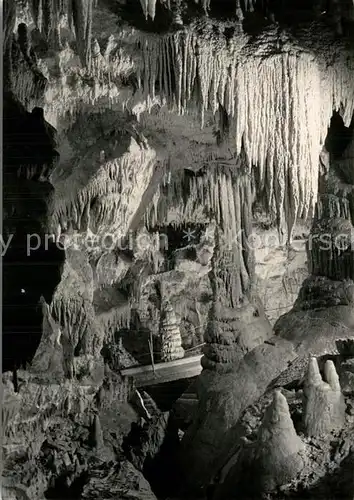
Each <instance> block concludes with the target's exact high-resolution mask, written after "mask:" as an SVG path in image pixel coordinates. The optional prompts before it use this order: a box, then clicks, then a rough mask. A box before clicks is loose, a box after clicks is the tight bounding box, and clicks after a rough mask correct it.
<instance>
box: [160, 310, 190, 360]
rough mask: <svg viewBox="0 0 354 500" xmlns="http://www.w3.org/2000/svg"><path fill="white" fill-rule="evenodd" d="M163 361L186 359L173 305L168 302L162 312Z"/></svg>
mask: <svg viewBox="0 0 354 500" xmlns="http://www.w3.org/2000/svg"><path fill="white" fill-rule="evenodd" d="M160 336H161V359H162V361H172V360H174V359H179V358H183V357H184V349H183V347H182V338H181V333H180V329H179V325H178V322H177V318H176V314H175V312H174V310H173V307H172V305H171V304H170V302H169V301H168V300H166V301H165V302H164V304H163V306H162V311H161V324H160Z"/></svg>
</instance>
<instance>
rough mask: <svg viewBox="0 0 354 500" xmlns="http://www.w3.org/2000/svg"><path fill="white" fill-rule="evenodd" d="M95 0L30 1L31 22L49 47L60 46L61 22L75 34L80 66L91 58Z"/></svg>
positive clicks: (57, 47)
mask: <svg viewBox="0 0 354 500" xmlns="http://www.w3.org/2000/svg"><path fill="white" fill-rule="evenodd" d="M95 4H96V0H30V6H31V11H32V16H33V21H34V23H35V25H36V27H37V28H38V29H39V30H40V31H41V32H42V34H43V36H44V37H45V39H46V40H47V42H48V43H49V45H50V46H52V47H53V48H54V49H59V48H60V46H61V39H60V28H61V26H62V25H63V22H66V23H67V24H68V25H69V27H70V28H71V29H72V30H73V31H74V32H75V35H76V43H77V49H78V53H79V55H80V59H81V62H82V64H84V65H89V63H90V57H91V31H92V8H93V6H94V5H95Z"/></svg>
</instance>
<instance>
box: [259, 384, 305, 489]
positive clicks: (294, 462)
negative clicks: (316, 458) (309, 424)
mask: <svg viewBox="0 0 354 500" xmlns="http://www.w3.org/2000/svg"><path fill="white" fill-rule="evenodd" d="M304 449H305V446H304V443H303V442H302V441H301V439H300V437H299V436H298V435H297V433H296V430H295V428H294V424H293V421H292V419H291V416H290V412H289V407H288V403H287V401H286V398H285V397H284V396H283V394H282V393H281V392H280V391H275V392H274V398H273V402H272V403H271V405H270V406H269V407H268V408H267V411H266V414H265V416H264V419H263V422H262V425H261V428H260V430H259V433H258V440H257V451H256V454H255V460H256V462H257V465H259V467H260V475H261V476H263V477H262V480H261V481H262V482H263V487H264V489H268V488H270V489H274V488H275V487H276V486H279V485H282V484H286V483H289V482H290V481H291V480H292V479H294V478H295V477H296V475H297V474H298V473H299V472H300V471H301V470H302V469H303V468H304V465H305V463H304V458H303V456H302V454H303V452H304Z"/></svg>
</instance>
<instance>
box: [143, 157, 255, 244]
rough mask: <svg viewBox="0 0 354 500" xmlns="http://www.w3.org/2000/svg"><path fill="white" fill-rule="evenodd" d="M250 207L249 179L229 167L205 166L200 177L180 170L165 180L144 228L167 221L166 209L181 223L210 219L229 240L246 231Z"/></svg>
mask: <svg viewBox="0 0 354 500" xmlns="http://www.w3.org/2000/svg"><path fill="white" fill-rule="evenodd" d="M251 206H252V189H251V178H250V176H249V175H248V174H242V173H239V171H238V169H237V166H236V165H235V171H234V172H232V170H231V169H229V168H224V167H219V166H218V167H213V166H209V167H208V168H207V169H205V173H203V174H202V175H201V174H200V173H197V174H196V175H193V174H191V175H187V174H186V172H185V171H184V170H182V171H178V172H176V173H175V174H173V175H171V176H170V177H168V182H167V183H166V185H165V186H164V189H160V190H159V191H158V192H157V193H156V195H155V196H154V199H153V201H152V204H151V206H150V207H149V208H148V210H147V212H146V225H147V226H148V227H156V226H159V225H160V224H161V223H162V224H163V223H164V222H165V223H166V222H170V221H169V213H168V211H169V210H170V211H171V212H173V213H176V214H178V215H179V217H180V219H178V221H176V223H177V224H178V223H182V221H189V222H198V217H200V220H202V221H204V222H205V221H208V220H210V219H213V220H215V221H216V222H217V224H218V225H219V226H220V227H221V228H222V230H223V231H224V233H225V234H227V235H229V236H230V241H231V240H232V241H236V238H238V237H240V236H241V235H242V230H243V229H245V228H244V225H245V226H246V229H247V231H250V229H249V224H250V220H249V218H248V217H249V213H250V210H251Z"/></svg>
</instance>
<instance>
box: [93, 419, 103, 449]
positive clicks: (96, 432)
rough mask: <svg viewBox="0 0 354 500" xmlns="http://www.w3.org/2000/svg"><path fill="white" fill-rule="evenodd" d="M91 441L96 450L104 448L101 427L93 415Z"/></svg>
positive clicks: (98, 420)
mask: <svg viewBox="0 0 354 500" xmlns="http://www.w3.org/2000/svg"><path fill="white" fill-rule="evenodd" d="M92 441H93V446H94V447H95V448H96V449H101V448H102V447H103V446H104V441H103V432H102V427H101V421H100V417H99V416H98V415H95V416H94V418H93V423H92Z"/></svg>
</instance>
